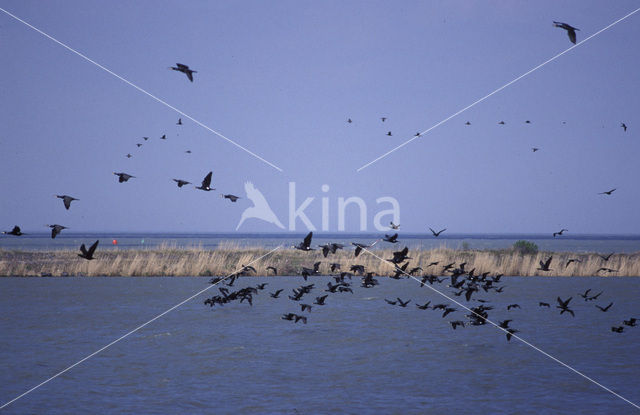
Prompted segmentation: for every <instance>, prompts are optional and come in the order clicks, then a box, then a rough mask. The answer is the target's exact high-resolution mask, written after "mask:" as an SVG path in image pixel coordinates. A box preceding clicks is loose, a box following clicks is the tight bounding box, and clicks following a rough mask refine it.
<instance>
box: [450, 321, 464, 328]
mask: <svg viewBox="0 0 640 415" xmlns="http://www.w3.org/2000/svg"><path fill="white" fill-rule="evenodd" d="M449 323H450V324H451V328H453V329H454V330H455V329H456V327H458V326H462V327H464V321H460V320H455V321H450V322H449Z"/></svg>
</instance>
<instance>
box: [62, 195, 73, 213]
mask: <svg viewBox="0 0 640 415" xmlns="http://www.w3.org/2000/svg"><path fill="white" fill-rule="evenodd" d="M71 200H73V199H71V198H70V197H68V196H65V197H63V198H62V202H63V203H64V207H65V208H67V210H69V208H70V207H71Z"/></svg>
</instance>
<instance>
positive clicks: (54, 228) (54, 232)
mask: <svg viewBox="0 0 640 415" xmlns="http://www.w3.org/2000/svg"><path fill="white" fill-rule="evenodd" d="M47 226H48V227H50V228H51V239H55V238H56V236H58V234H59V233H60V232H62V230H63V229H67V227H66V226H62V225H47Z"/></svg>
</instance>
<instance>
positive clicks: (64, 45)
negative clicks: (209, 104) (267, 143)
mask: <svg viewBox="0 0 640 415" xmlns="http://www.w3.org/2000/svg"><path fill="white" fill-rule="evenodd" d="M0 11H3V12H4V13H5V14H7V15H8V16H10V17H12V18H14V19H15V20H17V21H19V22H20V23H23V24H24V25H26V26H28V27H30V28H31V29H33V30H35V31H36V32H38V33H40V34H41V35H43V36H45V37H47V38H49V39H51V40H53V41H54V42H56V43H57V44H59V45H60V46H62V47H64V48H65V49H67V50H69V51H71V52H73V53H75V54H76V55H78V56H80V57H81V58H83V59H85V60H86V61H88V62H91V63H92V64H94V65H96V66H97V67H98V68H100V69H102V70H103V71H105V72H107V73H109V74H111V75H113V76H115V77H116V78H118V79H120V80H121V81H122V82H125V83H126V84H128V85H131V86H132V87H134V88H135V89H137V90H138V91H140V92H142V93H143V94H145V95H147V96H149V97H151V98H153V99H154V100H156V101H158V102H159V103H161V104H162V105H164V106H166V107H168V108H171V109H172V110H174V111H175V112H177V113H178V114H180V115H182V116H183V117H185V118H188V119H189V120H191V121H193V122H194V123H196V124H198V125H199V126H200V127H202V128H204V129H205V130H208V131H210V132H212V133H213V134H215V135H217V136H218V137H220V138H222V139H223V140H226V141H227V142H229V143H231V144H233V145H234V146H236V147H238V148H239V149H241V150H243V151H245V152H247V153H249V154H251V155H252V156H253V157H255V158H257V159H258V160H260V161H262V162H264V163H266V164H268V165H269V166H271V167H273V168H274V169H276V170H278V171H280V172H282V171H283V170H282V169H281V168H280V167H278V166H276V165H275V164H273V163H271V162H269V161H267V160H265V159H263V158H262V157H260V156H259V155H257V154H256V153H254V152H253V151H251V150H249V149H248V148H246V147H244V146H242V145H240V144H238V143H236V142H235V141H233V140H232V139H230V138H228V137H226V136H225V135H224V134H222V133H220V132H218V131H216V130H214V129H213V128H211V127H209V126H207V125H205V124H203V123H202V122H200V121H198V120H196V119H195V118H193V117H192V116H190V115H189V114H186V113H184V112H183V111H181V110H179V109H178V108H176V107H174V106H173V105H170V104H169V103H167V102H165V101H163V100H162V99H160V98H158V97H157V96H155V95H153V94H152V93H150V92H147V91H146V90H144V89H142V88H140V87H139V86H138V85H136V84H134V83H133V82H130V81H128V80H126V79H124V78H123V77H121V76H120V75H118V74H116V73H115V72H113V71H111V70H109V69H107V68H105V67H104V66H102V65H100V64H99V63H98V62H96V61H94V60H92V59H91V58H89V57H87V56H85V55H83V54H82V53H80V52H78V51H77V50H75V49H73V48H72V47H70V46H68V45H66V44H64V43H62V42H61V41H59V40H58V39H56V38H54V37H53V36H51V35H48V34H47V33H45V32H43V31H42V30H40V29H38V28H37V27H35V26H33V25H31V24H29V23H27V22H25V21H24V20H22V19H21V18H19V17H18V16H16V15H13V14H11V13H9V12H8V11H6V10H5V9H3V8H2V7H0Z"/></svg>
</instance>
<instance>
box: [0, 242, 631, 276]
mask: <svg viewBox="0 0 640 415" xmlns="http://www.w3.org/2000/svg"><path fill="white" fill-rule="evenodd" d="M400 249H401V248H400V247H398V248H395V249H384V250H376V251H375V253H376V255H378V256H380V257H382V258H385V259H391V258H393V252H394V251H398V250H400ZM267 252H269V249H267V248H260V247H238V246H234V245H223V246H221V247H219V248H218V249H215V250H206V249H202V248H199V247H194V248H176V247H170V246H162V247H159V248H157V249H130V250H103V251H100V250H99V249H98V251H97V252H96V254H95V259H94V260H92V261H87V260H85V259H82V258H80V257H78V253H79V251H78V252H76V251H36V252H33V251H10V250H0V276H87V277H94V276H225V275H229V274H230V273H232V272H234V271H235V270H237V269H238V268H239V267H241V266H242V265H244V264H248V263H249V262H250V261H252V260H253V259H254V258H256V257H259V256H260V255H264V254H266V253H267ZM408 256H409V257H410V258H411V259H409V262H410V264H409V265H408V267H407V268H406V269H407V271H409V270H411V269H413V268H416V267H421V268H422V269H421V270H417V271H415V273H414V275H416V276H424V275H438V276H441V275H449V273H448V272H446V271H443V267H444V266H445V265H447V264H451V263H455V266H454V268H455V267H457V266H459V265H460V264H461V263H466V265H465V267H464V268H465V270H466V271H469V270H471V269H474V268H475V274H476V275H479V274H481V273H484V272H489V273H490V275H496V274H504V275H506V276H535V275H538V276H563V277H575V276H603V277H615V276H624V277H629V276H634V277H637V276H640V252H637V253H633V254H613V255H611V256H610V257H609V258H608V259H607V260H605V257H606V256H604V257H603V256H601V255H599V254H596V253H570V252H535V253H523V252H521V251H519V250H517V249H507V250H486V251H477V250H455V249H448V248H436V249H428V250H411V251H409V253H408ZM549 257H552V260H551V262H550V265H549V268H550V270H549V271H543V270H540V269H539V268H541V265H540V261H542V262H543V263H544V262H546V261H547V259H548V258H549ZM318 261H320V262H321V264H320V267H319V275H327V274H338V273H340V272H341V271H342V272H345V271H346V272H349V271H350V268H351V266H352V265H363V266H364V268H365V271H366V272H373V273H374V274H375V275H379V276H388V275H392V274H393V273H394V267H393V264H391V263H390V262H382V261H380V260H378V259H377V258H375V257H374V256H372V255H368V254H367V253H366V252H362V253H361V254H360V255H359V256H358V257H357V258H356V257H354V252H353V250H338V251H337V252H336V253H335V254H329V255H328V257H327V258H325V257H323V255H322V251H321V250H315V251H311V252H302V251H299V250H294V249H281V250H278V251H276V252H274V253H273V254H272V255H270V256H269V257H268V258H265V259H264V260H262V261H260V262H258V263H256V264H253V267H254V268H255V269H256V273H255V275H263V276H271V275H285V276H291V275H300V274H301V272H302V267H307V268H313V264H314V263H315V262H318ZM332 263H335V264H339V269H336V270H335V271H333V272H332V271H331V269H330V268H331V264H332ZM267 267H274V268H275V269H276V270H277V274H274V272H273V270H271V269H267ZM248 275H254V273H253V272H250V273H249V274H248Z"/></svg>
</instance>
